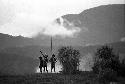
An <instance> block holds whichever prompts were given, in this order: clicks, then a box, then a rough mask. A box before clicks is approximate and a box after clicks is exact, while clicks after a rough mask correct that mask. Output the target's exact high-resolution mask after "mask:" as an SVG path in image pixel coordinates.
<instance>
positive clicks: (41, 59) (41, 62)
mask: <svg viewBox="0 0 125 84" xmlns="http://www.w3.org/2000/svg"><path fill="white" fill-rule="evenodd" d="M39 59H40V65H39V68H40V72H41V73H42V67H43V58H42V57H41V56H40V57H39Z"/></svg>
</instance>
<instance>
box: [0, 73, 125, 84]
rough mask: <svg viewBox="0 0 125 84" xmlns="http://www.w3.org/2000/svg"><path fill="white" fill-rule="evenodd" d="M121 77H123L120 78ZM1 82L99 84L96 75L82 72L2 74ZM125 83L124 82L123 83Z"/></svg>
mask: <svg viewBox="0 0 125 84" xmlns="http://www.w3.org/2000/svg"><path fill="white" fill-rule="evenodd" d="M120 79H121V78H120ZM0 84H99V83H98V79H97V78H96V75H94V74H93V73H91V72H82V73H81V74H76V75H64V74H60V73H43V74H40V73H35V74H30V75H1V76H0ZM119 84H122V83H119ZM123 84H124V83H123Z"/></svg>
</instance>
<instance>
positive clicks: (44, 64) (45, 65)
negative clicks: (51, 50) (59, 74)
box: [43, 55, 48, 72]
mask: <svg viewBox="0 0 125 84" xmlns="http://www.w3.org/2000/svg"><path fill="white" fill-rule="evenodd" d="M47 63H48V55H44V60H43V67H44V72H45V70H46V71H47V72H48V70H47Z"/></svg>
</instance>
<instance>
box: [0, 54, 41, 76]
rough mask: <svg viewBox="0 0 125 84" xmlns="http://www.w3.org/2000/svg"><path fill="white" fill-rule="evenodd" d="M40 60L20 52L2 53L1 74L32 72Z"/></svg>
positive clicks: (0, 59)
mask: <svg viewBox="0 0 125 84" xmlns="http://www.w3.org/2000/svg"><path fill="white" fill-rule="evenodd" d="M38 65H39V61H38V60H35V59H33V58H31V57H25V56H21V55H19V54H7V53H0V75H1V74H29V73H30V74H31V73H34V72H35V68H36V67H37V66H38Z"/></svg>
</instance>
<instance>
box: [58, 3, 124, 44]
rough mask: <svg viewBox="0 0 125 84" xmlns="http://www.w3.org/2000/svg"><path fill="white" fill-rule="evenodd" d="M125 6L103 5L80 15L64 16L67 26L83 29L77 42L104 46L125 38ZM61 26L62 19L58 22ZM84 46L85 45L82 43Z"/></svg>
mask: <svg viewBox="0 0 125 84" xmlns="http://www.w3.org/2000/svg"><path fill="white" fill-rule="evenodd" d="M124 9H125V4H112V5H103V6H99V7H95V8H91V9H87V10H85V11H83V12H81V13H80V14H67V15H64V16H62V18H63V20H64V23H65V24H66V25H65V26H66V27H67V26H70V24H68V23H67V22H70V23H72V24H74V25H75V27H78V28H80V29H81V31H80V33H79V34H78V36H77V38H74V39H76V42H79V43H80V42H84V43H86V44H103V43H110V42H117V41H119V40H120V39H121V38H122V37H125V33H124V32H125V12H124ZM56 21H57V22H58V24H60V19H59V18H58V19H57V20H56ZM80 44H81V45H83V43H80Z"/></svg>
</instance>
